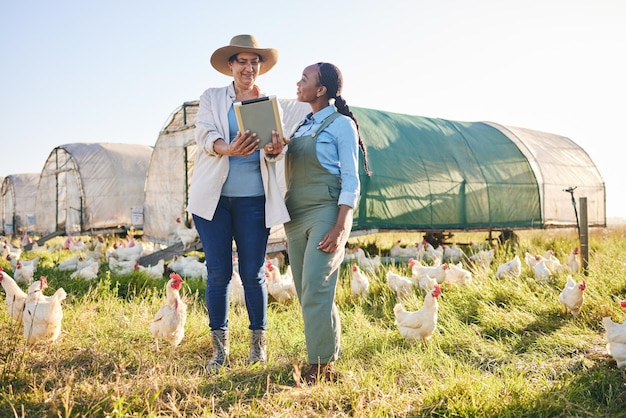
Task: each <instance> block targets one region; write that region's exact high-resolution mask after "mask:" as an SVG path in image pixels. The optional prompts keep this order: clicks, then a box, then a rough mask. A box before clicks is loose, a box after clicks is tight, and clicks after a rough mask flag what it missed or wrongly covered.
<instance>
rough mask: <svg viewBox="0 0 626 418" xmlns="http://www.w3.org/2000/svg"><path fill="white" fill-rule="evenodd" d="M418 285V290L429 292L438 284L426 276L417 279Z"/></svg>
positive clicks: (435, 280)
mask: <svg viewBox="0 0 626 418" xmlns="http://www.w3.org/2000/svg"><path fill="white" fill-rule="evenodd" d="M418 283H419V286H420V289H422V290H423V291H425V292H430V291H431V290H433V289H434V288H435V285H436V284H438V283H437V279H433V278H431V277H429V276H428V275H425V276H422V277H420V278H419V279H418Z"/></svg>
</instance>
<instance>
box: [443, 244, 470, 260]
mask: <svg viewBox="0 0 626 418" xmlns="http://www.w3.org/2000/svg"><path fill="white" fill-rule="evenodd" d="M442 247H443V262H447V263H454V264H457V263H458V262H460V261H461V260H462V259H463V256H464V255H465V253H463V250H462V249H460V248H459V247H457V245H456V242H453V243H452V245H445V244H443V245H442Z"/></svg>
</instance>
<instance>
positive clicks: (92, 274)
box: [70, 260, 100, 280]
mask: <svg viewBox="0 0 626 418" xmlns="http://www.w3.org/2000/svg"><path fill="white" fill-rule="evenodd" d="M77 266H78V267H77V269H76V271H74V272H73V273H72V274H71V275H70V278H72V279H83V280H94V279H96V278H97V277H98V271H99V270H100V262H99V261H96V260H89V262H88V263H81V264H80V265H77Z"/></svg>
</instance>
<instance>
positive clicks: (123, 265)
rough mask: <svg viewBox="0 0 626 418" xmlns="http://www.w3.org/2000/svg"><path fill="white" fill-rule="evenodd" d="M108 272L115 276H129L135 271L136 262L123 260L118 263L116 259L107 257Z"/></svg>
mask: <svg viewBox="0 0 626 418" xmlns="http://www.w3.org/2000/svg"><path fill="white" fill-rule="evenodd" d="M108 260H109V263H108V264H109V270H110V271H111V272H113V273H116V274H130V273H132V272H133V271H135V264H136V263H137V261H136V260H124V261H120V260H118V259H117V258H115V257H113V256H110V257H109V259H108Z"/></svg>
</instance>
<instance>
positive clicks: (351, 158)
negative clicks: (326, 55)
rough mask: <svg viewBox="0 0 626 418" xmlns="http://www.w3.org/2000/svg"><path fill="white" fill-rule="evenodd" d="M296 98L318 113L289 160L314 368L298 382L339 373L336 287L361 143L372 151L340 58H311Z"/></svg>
mask: <svg viewBox="0 0 626 418" xmlns="http://www.w3.org/2000/svg"><path fill="white" fill-rule="evenodd" d="M297 87H298V89H297V98H298V101H300V102H305V103H309V105H310V106H311V113H309V115H308V116H307V117H306V119H305V120H304V121H303V122H302V123H301V124H300V126H299V127H298V128H297V129H296V131H295V133H294V134H293V135H292V136H291V139H290V140H289V146H288V147H287V153H286V160H285V173H286V177H287V194H286V196H285V199H286V204H287V208H288V209H289V214H290V216H291V221H289V222H287V223H285V232H286V233H287V242H288V248H289V262H290V265H291V271H292V274H293V278H294V281H295V284H296V291H297V294H298V299H299V301H300V305H301V307H302V317H303V319H304V336H305V341H306V348H307V356H308V363H309V365H308V368H306V369H304V370H303V373H294V378H295V379H296V384H314V383H317V382H318V381H320V380H324V381H328V380H333V379H334V378H335V371H334V368H333V362H334V361H335V360H337V358H338V356H339V352H340V348H341V347H340V336H341V326H340V318H339V312H338V310H337V306H336V305H335V291H336V289H337V279H338V276H339V268H340V266H341V261H342V260H343V256H344V248H345V245H346V243H347V241H348V237H349V236H350V230H351V228H352V211H353V208H354V207H355V205H356V202H357V199H358V197H359V192H360V182H359V170H358V161H359V148H360V149H361V151H362V152H363V163H364V166H365V173H366V174H368V175H369V173H370V172H369V167H368V162H367V153H366V149H365V146H364V144H363V141H362V140H361V136H360V134H359V127H358V124H357V120H356V118H355V117H354V115H353V114H352V111H351V110H350V107H349V106H348V104H347V103H346V101H345V99H344V98H343V97H342V96H341V89H342V87H343V77H342V75H341V72H340V71H339V68H337V67H336V66H335V65H333V64H330V63H326V62H320V63H317V64H313V65H309V66H308V67H306V68H305V69H304V71H303V73H302V78H301V79H300V81H298V83H297Z"/></svg>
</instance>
